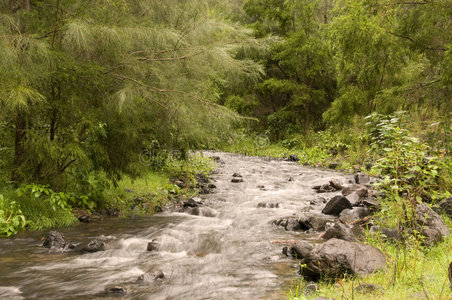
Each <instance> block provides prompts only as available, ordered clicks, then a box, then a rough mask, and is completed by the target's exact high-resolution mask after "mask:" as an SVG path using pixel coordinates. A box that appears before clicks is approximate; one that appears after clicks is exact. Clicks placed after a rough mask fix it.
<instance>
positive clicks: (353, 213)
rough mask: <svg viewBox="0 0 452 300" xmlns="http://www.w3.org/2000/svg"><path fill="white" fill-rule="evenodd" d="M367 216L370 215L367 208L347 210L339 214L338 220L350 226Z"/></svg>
mask: <svg viewBox="0 0 452 300" xmlns="http://www.w3.org/2000/svg"><path fill="white" fill-rule="evenodd" d="M368 215H370V210H369V209H368V208H367V207H353V208H352V209H349V208H347V209H344V210H343V211H342V212H341V213H340V215H339V220H341V222H342V223H345V224H352V223H353V222H355V221H356V220H359V219H362V218H364V217H367V216H368Z"/></svg>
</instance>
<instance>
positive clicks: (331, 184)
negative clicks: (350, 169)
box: [330, 179, 344, 191]
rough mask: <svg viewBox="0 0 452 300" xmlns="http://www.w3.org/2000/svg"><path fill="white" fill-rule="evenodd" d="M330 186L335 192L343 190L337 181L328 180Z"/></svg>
mask: <svg viewBox="0 0 452 300" xmlns="http://www.w3.org/2000/svg"><path fill="white" fill-rule="evenodd" d="M330 186H331V187H332V188H334V189H335V190H336V191H340V190H342V189H343V188H344V186H343V185H342V183H341V182H340V181H339V180H337V179H332V180H330Z"/></svg>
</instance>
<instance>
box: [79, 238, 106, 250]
mask: <svg viewBox="0 0 452 300" xmlns="http://www.w3.org/2000/svg"><path fill="white" fill-rule="evenodd" d="M106 248H107V247H106V245H105V243H104V242H102V241H101V240H98V239H96V240H92V241H90V242H89V243H88V244H87V245H86V246H84V247H83V248H82V249H81V252H89V253H94V252H99V251H105V249H106Z"/></svg>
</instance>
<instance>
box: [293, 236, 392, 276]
mask: <svg viewBox="0 0 452 300" xmlns="http://www.w3.org/2000/svg"><path fill="white" fill-rule="evenodd" d="M385 264H386V258H385V256H384V254H383V253H382V252H381V251H380V250H378V249H377V248H375V247H373V246H369V245H363V244H360V243H357V242H349V241H344V240H340V239H330V240H328V241H327V242H325V243H323V244H317V245H316V246H315V247H314V249H312V251H311V252H310V253H309V255H307V256H306V257H305V258H304V259H303V260H302V261H301V265H302V267H300V273H301V274H302V275H303V276H304V277H306V278H308V279H311V280H318V279H320V278H324V279H327V280H330V279H331V280H334V279H339V278H343V276H345V275H351V276H359V275H369V274H370V273H373V272H375V271H377V270H380V269H382V268H384V266H385ZM303 265H305V266H303Z"/></svg>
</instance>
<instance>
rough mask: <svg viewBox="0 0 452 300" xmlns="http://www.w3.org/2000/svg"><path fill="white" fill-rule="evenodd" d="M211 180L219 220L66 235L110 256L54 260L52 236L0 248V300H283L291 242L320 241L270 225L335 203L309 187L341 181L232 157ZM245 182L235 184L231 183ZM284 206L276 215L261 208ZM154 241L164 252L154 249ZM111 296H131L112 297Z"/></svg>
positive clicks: (182, 219) (291, 274)
mask: <svg viewBox="0 0 452 300" xmlns="http://www.w3.org/2000/svg"><path fill="white" fill-rule="evenodd" d="M206 154H207V155H215V156H219V157H220V158H221V162H220V163H219V165H218V168H217V170H216V172H215V174H214V175H213V179H214V180H215V182H214V183H215V185H216V186H217V188H216V189H215V191H214V193H212V194H209V195H205V196H203V201H204V203H205V205H206V206H209V207H211V208H213V209H215V210H216V211H217V212H218V214H217V216H216V217H203V216H192V215H188V214H185V213H176V212H171V213H168V212H167V213H161V214H158V215H155V216H152V217H143V218H134V219H112V218H109V219H105V220H103V221H100V222H97V223H90V224H80V225H78V226H74V227H71V228H65V229H62V230H60V231H61V232H63V234H64V235H65V237H66V239H67V240H70V241H73V242H78V241H84V240H85V241H86V240H88V239H92V238H100V239H102V240H104V241H105V242H106V244H107V246H108V249H107V250H106V251H103V252H96V253H89V254H83V255H82V254H80V253H75V252H65V253H61V252H49V250H48V249H45V248H43V247H42V237H43V236H44V235H45V232H31V233H30V232H29V233H22V234H20V235H19V236H18V237H16V238H13V239H3V240H0V299H121V298H127V299H284V297H285V296H284V295H285V294H284V292H285V291H287V289H288V287H289V285H290V282H291V281H292V280H293V279H294V278H296V275H295V272H296V270H297V268H296V262H294V261H291V260H290V259H287V258H286V257H284V256H283V255H282V254H281V249H282V247H283V245H284V243H285V242H284V241H287V240H294V239H300V238H304V239H315V236H309V235H304V234H301V233H295V232H287V231H285V230H284V229H282V228H280V227H276V226H274V225H272V221H273V220H275V219H278V218H281V217H287V216H294V215H298V214H300V213H301V212H302V211H309V210H310V209H313V210H319V209H321V207H314V208H313V207H311V206H310V205H309V202H310V201H311V200H315V199H316V198H319V197H325V196H330V195H325V194H320V195H319V194H315V193H314V191H313V190H312V186H314V185H319V184H324V183H327V182H328V181H329V180H330V179H333V178H336V179H339V180H340V181H342V182H346V181H348V179H349V178H348V177H347V176H346V175H344V174H341V173H337V172H334V171H330V170H323V169H314V168H310V167H304V166H300V165H298V164H296V163H294V162H286V161H281V160H272V159H265V158H258V157H245V156H240V155H233V154H229V153H213V152H208V153H206ZM236 172H237V173H240V174H241V175H242V176H243V180H244V182H242V183H232V182H231V178H232V175H233V173H236ZM260 202H278V203H281V205H280V207H279V208H258V207H257V206H258V204H259V203H260ZM151 240H156V241H158V243H159V244H160V246H159V250H158V251H152V252H149V251H147V250H146V247H147V244H148V242H149V241H151ZM155 270H162V271H163V272H164V274H165V278H164V280H162V282H161V283H159V284H154V283H149V284H138V283H136V279H137V278H138V277H139V276H140V275H141V274H143V273H145V272H152V271H155ZM112 286H121V287H124V288H125V289H126V290H127V293H126V294H125V295H119V294H118V295H112V294H106V293H104V291H105V290H106V289H107V288H109V287H112Z"/></svg>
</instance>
